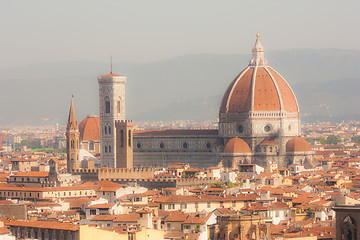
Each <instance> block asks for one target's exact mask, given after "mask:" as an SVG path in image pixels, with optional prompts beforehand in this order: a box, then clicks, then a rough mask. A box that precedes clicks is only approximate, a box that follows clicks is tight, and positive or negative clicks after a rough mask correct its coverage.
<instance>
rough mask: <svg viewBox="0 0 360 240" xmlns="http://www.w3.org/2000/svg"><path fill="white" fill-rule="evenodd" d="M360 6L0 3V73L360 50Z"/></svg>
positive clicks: (328, 0)
mask: <svg viewBox="0 0 360 240" xmlns="http://www.w3.org/2000/svg"><path fill="white" fill-rule="evenodd" d="M359 10H360V1H358V0H357V1H341V0H337V1H333V0H313V1H307V0H301V1H300V0H288V1H275V0H271V1H270V0H264V1H240V0H231V1H220V0H216V1H215V0H181V1H180V0H179V1H171V0H163V1H162V0H144V1H136V0H132V1H130V0H129V1H120V0H114V1H110V0H96V1H91V0H71V1H67V0H61V1H60V0H58V1H55V0H53V1H51V0H41V1H40V0H31V1H29V0H0V29H1V38H0V53H1V54H0V68H4V67H12V66H19V65H27V64H32V63H39V62H48V61H51V62H54V61H77V60H87V61H101V62H106V61H108V58H109V55H110V54H112V55H113V59H114V61H116V62H121V61H136V62H139V61H156V60H161V59H167V58H172V57H176V56H180V55H185V54H192V53H250V50H251V49H250V48H251V46H252V45H253V43H254V41H255V35H256V33H257V32H259V33H260V34H261V38H262V43H263V45H264V47H265V50H281V49H292V48H342V49H360V46H359V39H360V30H359V29H360V27H359V25H360V14H358V12H359Z"/></svg>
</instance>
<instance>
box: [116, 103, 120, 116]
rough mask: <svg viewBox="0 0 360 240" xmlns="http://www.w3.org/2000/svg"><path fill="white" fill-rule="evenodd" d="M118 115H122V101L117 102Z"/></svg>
mask: <svg viewBox="0 0 360 240" xmlns="http://www.w3.org/2000/svg"><path fill="white" fill-rule="evenodd" d="M116 107H117V113H120V111H121V101H120V100H118V101H117V106H116Z"/></svg>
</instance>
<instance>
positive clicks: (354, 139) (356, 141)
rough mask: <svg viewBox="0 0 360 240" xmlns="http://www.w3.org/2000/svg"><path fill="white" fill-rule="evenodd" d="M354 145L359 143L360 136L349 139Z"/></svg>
mask: <svg viewBox="0 0 360 240" xmlns="http://www.w3.org/2000/svg"><path fill="white" fill-rule="evenodd" d="M351 140H352V141H353V142H354V143H360V135H358V136H354V137H352V138H351Z"/></svg>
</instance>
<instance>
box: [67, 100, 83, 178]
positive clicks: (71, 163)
mask: <svg viewBox="0 0 360 240" xmlns="http://www.w3.org/2000/svg"><path fill="white" fill-rule="evenodd" d="M79 136H80V132H79V126H78V123H77V121H76V115H75V108H74V101H73V98H71V105H70V111H69V118H68V122H67V127H66V148H67V149H66V152H67V171H68V172H71V171H72V170H74V169H79V168H80V160H79Z"/></svg>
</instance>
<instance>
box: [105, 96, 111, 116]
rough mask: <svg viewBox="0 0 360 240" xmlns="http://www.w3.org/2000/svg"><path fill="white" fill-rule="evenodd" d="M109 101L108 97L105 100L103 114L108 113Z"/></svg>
mask: <svg viewBox="0 0 360 240" xmlns="http://www.w3.org/2000/svg"><path fill="white" fill-rule="evenodd" d="M110 108H111V107H110V99H109V98H108V97H106V98H105V113H110Z"/></svg>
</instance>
